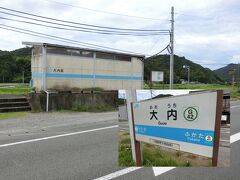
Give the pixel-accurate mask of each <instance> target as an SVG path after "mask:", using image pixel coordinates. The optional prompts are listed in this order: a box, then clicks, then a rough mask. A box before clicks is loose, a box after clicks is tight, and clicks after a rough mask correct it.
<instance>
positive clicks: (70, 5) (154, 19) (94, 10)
mask: <svg viewBox="0 0 240 180" xmlns="http://www.w3.org/2000/svg"><path fill="white" fill-rule="evenodd" d="M45 1H48V2H51V3H56V4H61V5H64V6H69V7H73V8H79V9H84V10H88V11H93V12H97V13H104V14H111V15H117V16H125V17H130V18H138V19H145V20H153V21H162V20H165V19H158V18H151V17H142V16H133V15H128V14H120V13H114V12H109V11H103V10H97V9H91V8H86V7H82V6H76V5H72V4H67V3H62V2H58V1H53V0H45ZM166 21H167V20H166Z"/></svg>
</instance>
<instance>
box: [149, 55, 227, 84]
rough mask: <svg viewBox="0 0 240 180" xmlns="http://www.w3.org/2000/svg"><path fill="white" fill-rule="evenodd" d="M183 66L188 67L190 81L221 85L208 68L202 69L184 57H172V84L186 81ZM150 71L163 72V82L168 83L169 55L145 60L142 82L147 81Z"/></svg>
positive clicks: (185, 72) (219, 80)
mask: <svg viewBox="0 0 240 180" xmlns="http://www.w3.org/2000/svg"><path fill="white" fill-rule="evenodd" d="M183 65H189V66H190V81H192V82H193V81H194V82H199V83H223V82H224V80H223V78H221V77H219V76H218V75H217V74H216V73H214V72H213V71H212V70H210V69H208V68H204V67H202V66H201V65H199V64H196V63H194V62H192V61H190V60H188V59H185V57H179V56H177V55H175V56H174V72H175V73H174V83H180V82H181V81H180V79H184V80H187V70H186V69H184V68H183ZM150 71H163V72H164V82H165V83H168V82H169V55H158V56H155V57H150V58H147V59H146V60H145V61H144V80H145V81H149V79H150Z"/></svg>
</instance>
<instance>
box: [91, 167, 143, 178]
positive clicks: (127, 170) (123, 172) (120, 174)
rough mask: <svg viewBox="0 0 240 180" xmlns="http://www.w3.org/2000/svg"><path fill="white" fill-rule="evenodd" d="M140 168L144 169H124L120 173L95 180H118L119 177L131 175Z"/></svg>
mask: <svg viewBox="0 0 240 180" xmlns="http://www.w3.org/2000/svg"><path fill="white" fill-rule="evenodd" d="M140 168H142V167H129V168H125V169H122V170H120V171H117V172H114V173H111V174H108V175H106V176H102V177H100V178H97V179H95V180H109V179H113V178H116V177H118V176H122V175H124V174H127V173H130V172H132V171H135V170H138V169H140Z"/></svg>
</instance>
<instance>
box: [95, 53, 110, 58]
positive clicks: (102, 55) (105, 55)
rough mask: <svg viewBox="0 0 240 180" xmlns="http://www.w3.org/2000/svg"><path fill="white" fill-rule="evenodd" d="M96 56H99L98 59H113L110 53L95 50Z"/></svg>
mask: <svg viewBox="0 0 240 180" xmlns="http://www.w3.org/2000/svg"><path fill="white" fill-rule="evenodd" d="M96 58H99V59H114V55H113V54H110V53H102V52H97V53H96Z"/></svg>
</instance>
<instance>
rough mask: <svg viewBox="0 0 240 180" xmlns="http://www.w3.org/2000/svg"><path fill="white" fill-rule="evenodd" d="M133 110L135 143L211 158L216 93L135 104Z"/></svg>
mask: <svg viewBox="0 0 240 180" xmlns="http://www.w3.org/2000/svg"><path fill="white" fill-rule="evenodd" d="M132 109H133V118H134V119H133V121H134V128H135V137H136V140H137V141H143V142H147V143H151V144H156V145H160V146H164V147H168V148H172V149H176V150H180V151H184V152H189V153H193V154H198V155H201V156H205V157H210V158H212V157H213V147H214V135H215V133H214V131H215V122H216V111H217V92H216V91H214V92H204V93H194V94H189V95H181V96H173V97H167V98H159V99H152V100H147V101H142V102H136V103H133V104H132ZM219 128H220V125H219Z"/></svg>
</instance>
